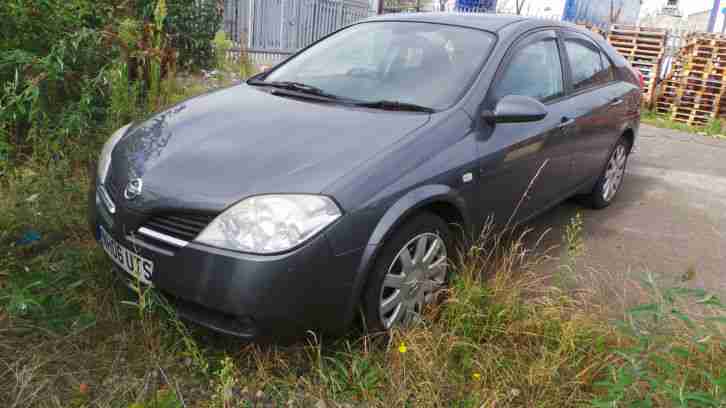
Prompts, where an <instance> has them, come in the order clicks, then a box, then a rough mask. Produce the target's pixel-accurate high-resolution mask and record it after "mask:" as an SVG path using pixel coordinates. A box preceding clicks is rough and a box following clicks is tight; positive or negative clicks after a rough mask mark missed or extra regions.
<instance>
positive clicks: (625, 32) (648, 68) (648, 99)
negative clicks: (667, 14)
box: [607, 25, 668, 108]
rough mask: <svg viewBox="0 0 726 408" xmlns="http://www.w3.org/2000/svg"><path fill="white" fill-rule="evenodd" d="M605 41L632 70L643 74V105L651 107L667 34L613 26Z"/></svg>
mask: <svg viewBox="0 0 726 408" xmlns="http://www.w3.org/2000/svg"><path fill="white" fill-rule="evenodd" d="M607 39H608V42H609V43H610V44H611V45H612V46H613V47H615V49H616V50H618V51H619V52H620V53H621V54H622V55H623V56H624V57H625V58H626V59H627V60H628V61H630V64H631V65H632V66H633V67H634V68H636V69H638V70H639V71H640V72H642V73H643V78H644V79H645V87H644V88H643V103H644V104H645V105H646V106H647V107H648V108H650V107H652V106H653V103H654V101H655V96H656V86H657V85H658V75H659V73H660V70H661V64H662V62H663V56H664V54H665V49H666V41H667V39H668V32H667V31H666V30H665V29H661V28H647V27H634V26H624V25H613V26H612V28H611V29H610V32H609V33H608V36H607Z"/></svg>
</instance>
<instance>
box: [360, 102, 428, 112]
mask: <svg viewBox="0 0 726 408" xmlns="http://www.w3.org/2000/svg"><path fill="white" fill-rule="evenodd" d="M354 105H355V106H361V107H364V108H372V109H383V110H391V111H409V112H426V113H434V112H436V109H433V108H429V107H427V106H421V105H416V104H414V103H406V102H399V101H388V100H382V101H375V102H358V103H355V104H354Z"/></svg>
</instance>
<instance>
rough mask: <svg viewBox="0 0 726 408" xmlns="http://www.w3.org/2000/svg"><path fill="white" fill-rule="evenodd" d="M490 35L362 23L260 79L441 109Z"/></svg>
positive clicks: (479, 59) (456, 93)
mask: <svg viewBox="0 0 726 408" xmlns="http://www.w3.org/2000/svg"><path fill="white" fill-rule="evenodd" d="M493 41H494V39H493V36H492V35H491V34H488V33H486V32H484V31H480V30H475V29H469V28H462V27H455V26H448V25H441V24H430V23H412V22H393V21H389V22H371V23H363V24H359V25H355V26H353V27H351V28H348V29H346V30H343V31H341V32H339V33H337V34H335V35H333V36H331V37H330V38H328V39H326V40H324V41H321V42H320V43H318V44H316V45H314V46H313V47H311V48H309V49H307V50H305V51H303V52H302V53H300V54H299V55H297V56H295V57H294V58H293V59H291V60H290V61H288V62H286V63H285V64H283V65H282V66H280V67H279V68H277V69H275V70H274V71H272V72H271V73H270V74H268V75H267V76H266V77H265V78H264V80H265V81H266V82H286V83H290V82H293V83H299V84H305V85H308V86H312V87H315V88H318V90H319V91H322V92H325V93H326V94H329V95H335V96H338V97H340V98H345V99H352V100H356V101H361V102H369V103H370V102H380V101H394V102H398V103H405V104H415V105H419V106H424V107H427V108H433V109H445V108H448V107H450V106H451V105H453V104H454V103H456V101H457V100H458V99H459V98H461V96H462V94H463V92H464V91H465V90H466V89H468V87H469V86H470V85H471V82H472V81H473V79H474V75H476V74H477V73H478V72H479V70H480V68H481V66H482V63H483V62H484V59H485V58H486V57H487V55H488V54H489V51H490V49H491V46H492V44H493Z"/></svg>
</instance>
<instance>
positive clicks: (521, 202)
mask: <svg viewBox="0 0 726 408" xmlns="http://www.w3.org/2000/svg"><path fill="white" fill-rule="evenodd" d="M564 72H565V71H564V68H563V61H562V57H561V52H560V43H559V41H558V36H557V32H556V31H555V30H549V29H548V30H544V31H537V32H535V33H530V34H528V35H526V36H525V37H524V38H522V39H521V40H519V41H517V42H516V43H515V44H514V45H513V46H512V47H511V49H510V50H508V52H507V54H506V55H505V57H504V59H503V61H502V63H501V65H500V67H499V69H498V72H497V74H496V75H495V79H494V81H492V85H491V86H490V89H489V91H488V93H487V96H486V98H485V100H484V103H483V107H484V109H488V110H494V109H495V108H496V105H497V103H498V101H499V100H501V98H503V97H505V96H508V95H519V96H528V97H532V98H534V99H537V100H539V101H541V102H542V103H543V104H544V105H545V106H546V109H547V116H546V117H545V119H543V120H541V121H538V122H530V123H498V124H485V125H483V126H482V129H481V131H480V135H479V141H480V143H479V149H480V151H479V154H480V156H481V160H480V176H481V177H480V183H479V186H480V191H479V194H480V197H481V203H482V208H483V209H484V215H486V216H491V215H493V216H494V221H495V223H496V224H498V225H507V224H509V226H511V225H512V223H518V222H520V221H522V220H524V219H526V218H528V217H530V216H532V215H534V214H535V213H536V212H537V211H539V210H541V209H543V208H545V207H546V206H547V205H548V204H549V203H552V202H554V201H556V200H557V199H558V198H559V197H561V195H562V194H563V192H565V191H567V190H568V189H569V188H570V187H571V183H570V180H571V177H570V171H571V159H570V156H569V150H570V147H569V146H568V145H569V140H570V136H571V135H570V130H571V128H572V125H573V122H572V121H571V119H570V118H569V116H568V114H567V110H568V109H569V104H568V103H567V100H566V96H567V92H566V90H567V87H566V83H567V82H566V77H565V74H564Z"/></svg>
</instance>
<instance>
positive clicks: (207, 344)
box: [0, 69, 726, 408]
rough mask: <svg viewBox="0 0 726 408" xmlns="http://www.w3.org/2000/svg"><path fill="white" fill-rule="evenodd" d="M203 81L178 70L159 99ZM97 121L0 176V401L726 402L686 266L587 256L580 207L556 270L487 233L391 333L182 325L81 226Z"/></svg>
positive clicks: (713, 304)
mask: <svg viewBox="0 0 726 408" xmlns="http://www.w3.org/2000/svg"><path fill="white" fill-rule="evenodd" d="M235 71H236V69H235ZM219 78H220V79H219V80H218V81H217V82H218V83H220V84H224V83H228V82H230V81H234V80H235V76H234V75H229V74H228V73H222V74H221V76H220V77H219ZM208 83H209V81H207V82H203V81H201V79H200V78H191V77H190V78H185V79H183V80H180V81H178V82H177V81H175V82H174V83H171V84H168V86H167V88H165V89H167V91H166V92H167V94H166V95H165V97H166V98H167V99H166V100H167V101H168V103H174V102H175V101H178V100H180V99H182V98H184V97H185V96H187V95H188V94H189V93H197V92H203V91H204V90H205V89H206V88H207V87H208V86H209V85H208ZM190 89H191V91H190ZM119 101H120V102H119V104H120V105H119V106H120V107H123V106H124V104H125V103H124V102H123V98H120V99H119ZM129 112H130V111H129ZM119 120H120V119H119ZM116 125H117V124H113V125H109V128H112V127H113V126H116ZM97 132H98V134H94V133H89V134H88V135H87V140H88V146H86V147H85V149H87V150H88V151H87V152H85V153H83V154H79V155H75V156H73V158H69V157H58V158H50V159H49V158H47V157H48V156H46V155H38V156H36V157H35V158H32V159H29V160H28V161H26V162H25V163H24V164H23V166H22V167H17V168H11V169H9V171H8V172H7V173H5V174H4V175H3V177H2V178H1V179H0V406H3V407H76V408H80V407H123V408H127V407H133V408H152V407H153V408H172V407H173V408H177V407H224V408H228V407H262V406H280V407H282V406H297V407H308V406H327V407H335V406H358V405H360V404H365V405H366V406H381V407H384V406H385V407H502V406H507V407H508V406H512V407H519V406H523V407H534V406H536V407H572V406H593V405H596V406H606V407H621V406H622V407H626V406H658V407H670V406H679V407H686V406H688V407H691V406H697V407H699V406H702V407H718V406H723V404H725V403H726V393H725V392H724V387H725V386H726V362H725V361H726V343H724V340H725V339H724V335H723V326H722V325H723V324H724V319H723V312H724V307H723V306H722V304H721V302H720V301H719V299H718V298H717V297H716V296H714V295H712V294H710V293H707V292H706V291H703V290H694V289H691V288H688V287H687V286H685V283H684V282H668V281H666V280H663V279H657V278H655V277H653V276H654V275H648V276H647V279H645V280H644V281H643V282H641V283H636V282H632V281H630V280H629V279H628V278H627V276H625V275H624V274H623V273H621V272H619V271H596V270H593V269H591V268H587V267H586V265H587V248H586V247H585V245H584V240H583V236H582V234H583V231H584V229H583V225H584V223H586V222H587V220H586V219H584V218H583V217H582V216H580V215H578V216H577V217H575V218H574V219H573V220H572V221H571V223H570V224H569V225H568V226H566V228H565V229H564V230H563V231H562V236H563V246H564V247H563V248H562V253H563V257H562V258H561V259H560V260H559V262H558V265H556V266H554V267H553V268H552V271H551V274H549V275H547V274H544V275H543V274H541V272H539V273H538V272H535V271H541V270H542V268H541V266H542V262H543V260H544V255H546V252H547V251H543V250H542V249H539V248H537V244H536V242H537V241H538V240H537V239H534V240H530V239H526V238H527V232H526V231H521V232H520V233H519V234H513V233H510V234H509V235H508V236H504V235H501V234H500V235H493V234H491V233H485V234H484V235H483V236H482V237H481V239H480V240H478V242H477V244H476V245H474V246H472V247H471V248H466V251H464V253H463V254H462V256H461V260H460V262H458V263H457V265H455V267H454V269H455V272H456V273H455V275H454V278H453V280H452V282H451V288H450V290H449V291H447V293H445V294H443V296H442V303H441V304H440V305H439V306H437V307H434V308H432V309H431V310H428V312H427V317H428V319H427V320H426V322H427V323H423V324H421V325H419V326H416V327H411V328H408V329H406V330H398V331H395V332H393V333H391V335H390V336H387V335H385V336H384V335H372V336H363V335H361V334H360V333H359V332H356V331H353V333H351V334H350V335H349V336H347V337H345V338H339V339H332V338H329V337H327V336H324V335H321V334H319V333H309V334H308V336H307V337H306V338H305V339H301V341H300V342H299V343H297V344H294V345H287V346H280V345H254V344H245V343H241V342H239V341H237V340H235V339H233V338H229V337H225V336H220V335H217V334H214V333H211V332H208V331H206V330H203V329H200V328H198V327H195V326H191V325H185V324H184V323H182V322H181V321H179V320H178V319H177V318H176V316H175V313H174V310H173V309H172V308H170V307H169V306H168V304H166V303H165V301H164V299H163V298H161V297H159V296H158V294H157V293H155V292H153V291H149V290H143V289H142V288H140V287H136V288H135V290H128V289H127V288H125V287H124V286H122V284H121V282H119V281H117V279H116V278H115V277H114V275H113V274H112V273H111V262H110V261H109V260H108V259H107V258H106V257H105V256H104V255H103V253H102V251H101V250H100V249H98V246H97V245H96V244H95V243H94V242H93V240H92V238H91V237H90V234H89V233H88V232H87V230H88V228H87V226H86V223H85V206H86V193H87V184H88V174H89V173H88V171H89V169H88V168H87V166H86V165H85V159H84V158H86V157H90V156H91V153H90V152H91V151H94V150H97V149H98V147H99V145H100V144H101V143H102V139H103V137H102V136H101V135H103V134H105V133H104V132H107V130H101V129H99V130H97ZM79 151H83V148H81V147H79ZM91 171H92V170H91ZM534 238H536V237H534ZM36 239H37V240H36ZM531 241H535V243H533V244H531V246H528V245H530V244H526V242H531ZM625 288H627V290H628V291H629V292H630V293H631V296H629V297H628V299H627V300H625V299H621V297H622V296H623V295H622V293H623V292H624V291H625Z"/></svg>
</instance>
